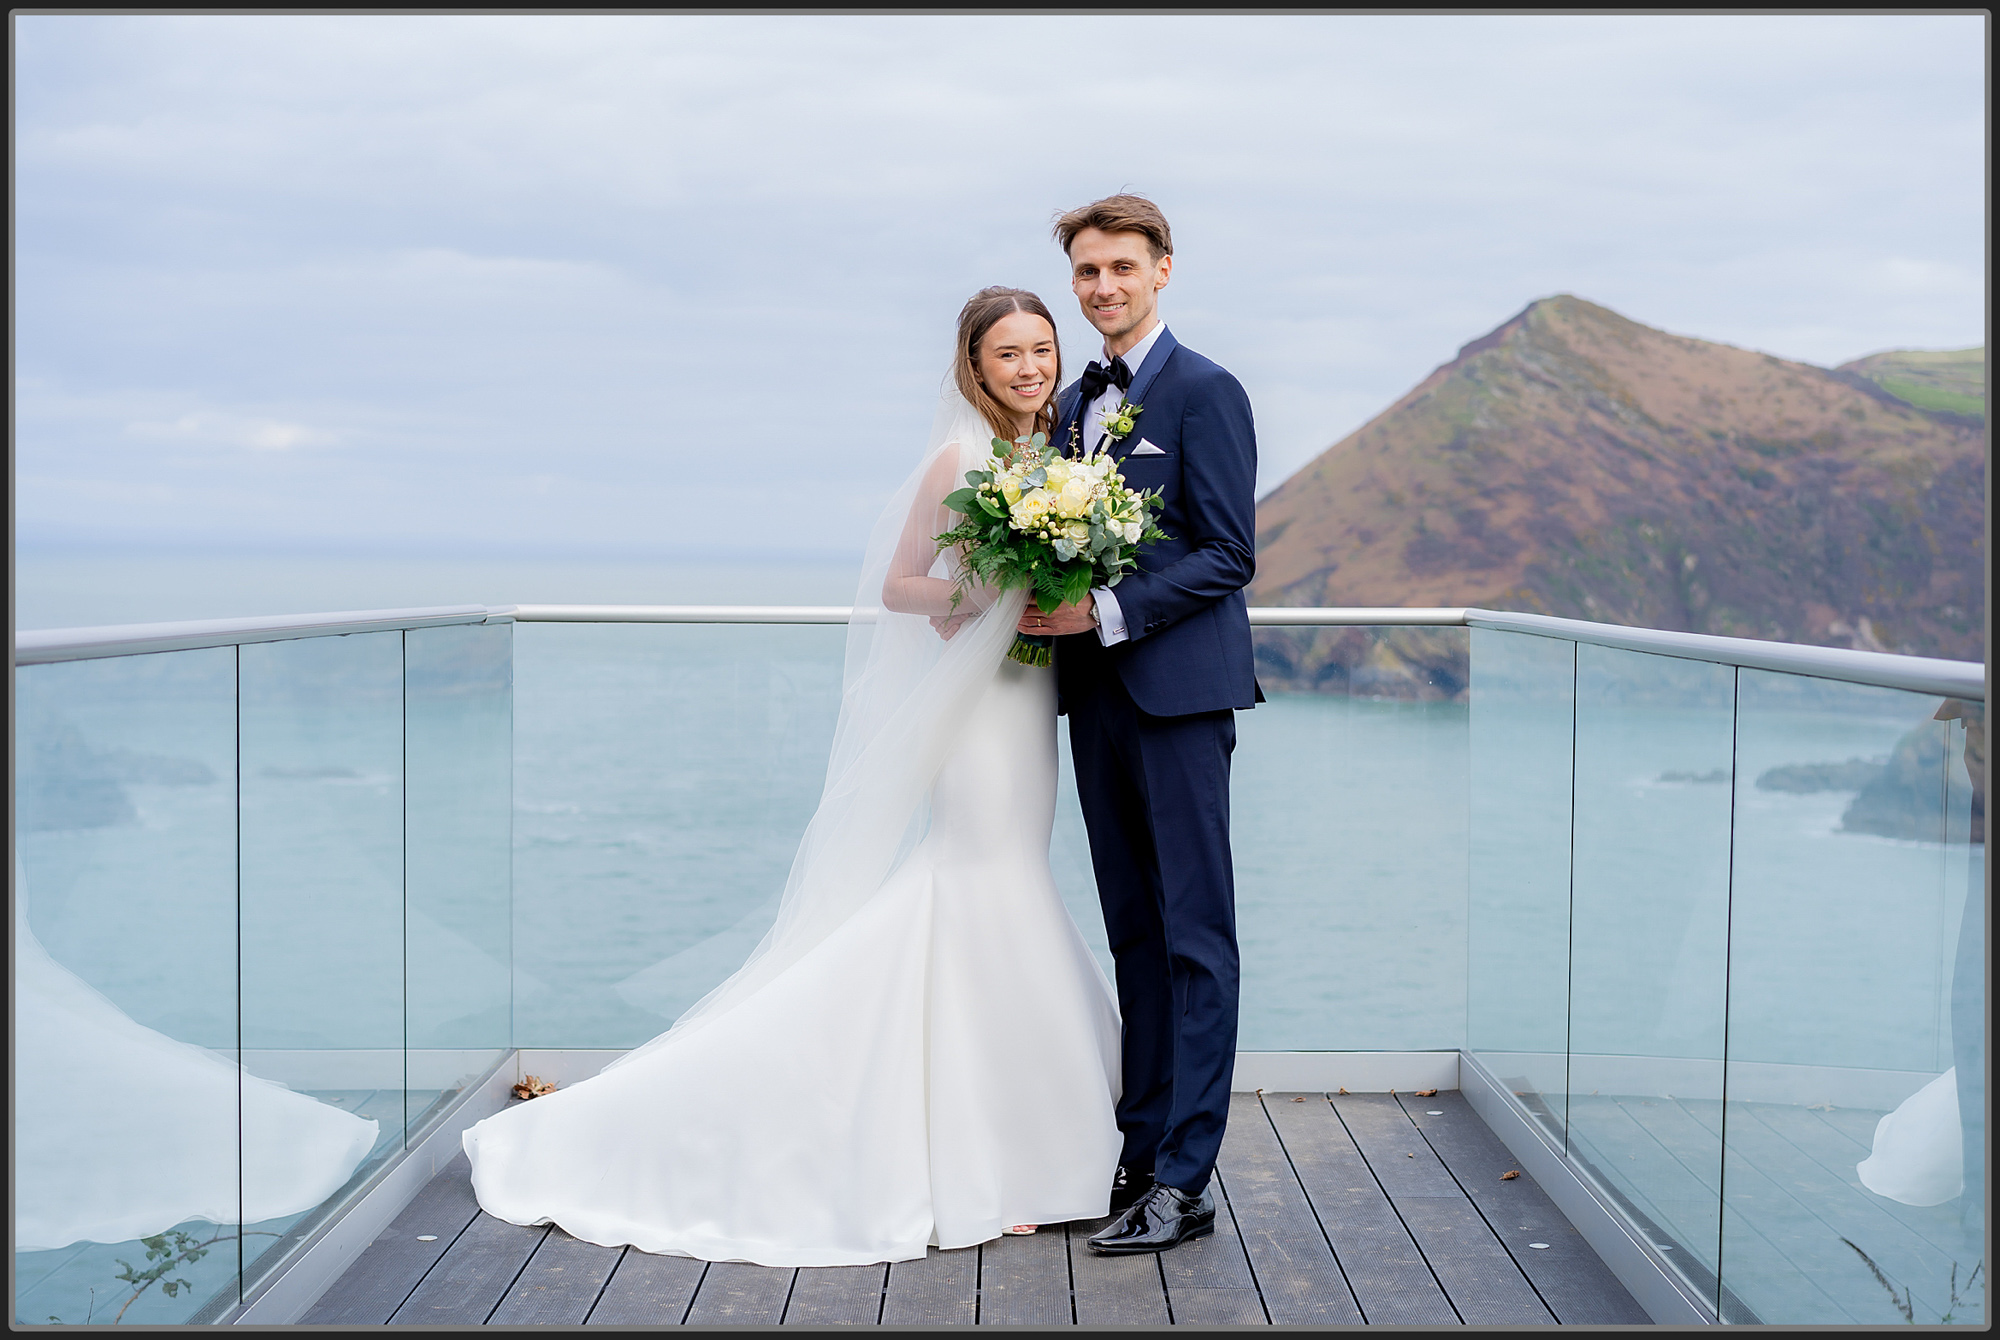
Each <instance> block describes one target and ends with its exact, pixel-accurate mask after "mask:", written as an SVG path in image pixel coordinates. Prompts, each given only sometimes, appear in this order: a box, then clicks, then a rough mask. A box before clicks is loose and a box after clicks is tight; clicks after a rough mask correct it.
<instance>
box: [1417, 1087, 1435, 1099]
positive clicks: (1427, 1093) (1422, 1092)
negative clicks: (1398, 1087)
mask: <svg viewBox="0 0 2000 1340" xmlns="http://www.w3.org/2000/svg"><path fill="white" fill-rule="evenodd" d="M1437 1096H1438V1091H1437V1090H1436V1089H1418V1090H1417V1097H1419V1098H1435V1097H1437Z"/></svg>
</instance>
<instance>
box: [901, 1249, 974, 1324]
mask: <svg viewBox="0 0 2000 1340" xmlns="http://www.w3.org/2000/svg"><path fill="white" fill-rule="evenodd" d="M978 1319H979V1252H978V1249H976V1248H972V1247H963V1248H959V1249H958V1250H956V1251H949V1252H943V1251H939V1250H938V1249H937V1248H935V1247H932V1248H930V1249H929V1250H928V1251H927V1252H926V1253H925V1254H924V1258H923V1260H921V1261H897V1262H895V1263H894V1264H892V1265H891V1266H890V1267H889V1284H888V1287H887V1289H886V1290H884V1292H883V1295H882V1324H883V1325H884V1326H970V1325H972V1324H973V1323H974V1322H975V1321H977V1320H978Z"/></svg>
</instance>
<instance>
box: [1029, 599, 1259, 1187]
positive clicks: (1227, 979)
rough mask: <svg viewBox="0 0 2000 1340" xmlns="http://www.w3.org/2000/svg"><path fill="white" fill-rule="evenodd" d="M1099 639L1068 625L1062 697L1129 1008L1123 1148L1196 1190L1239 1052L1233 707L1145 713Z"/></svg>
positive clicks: (1131, 1162) (1214, 1149) (1225, 1113)
mask: <svg viewBox="0 0 2000 1340" xmlns="http://www.w3.org/2000/svg"><path fill="white" fill-rule="evenodd" d="M1094 641H1095V639H1093V638H1090V637H1089V635H1088V634H1086V635H1085V636H1084V637H1082V638H1067V639H1064V650H1065V651H1068V650H1069V648H1070V647H1071V646H1072V645H1074V644H1076V643H1084V645H1083V646H1081V647H1077V648H1076V650H1075V651H1073V652H1071V653H1070V654H1071V655H1072V656H1073V657H1074V658H1075V659H1077V660H1082V661H1086V662H1094V664H1090V665H1088V666H1087V667H1086V666H1077V667H1075V668H1076V669H1077V670H1078V671H1081V673H1076V674H1065V676H1064V708H1065V710H1066V711H1067V712H1068V714H1069V721H1070V746H1071V751H1072V755H1073V757H1074V759H1075V764H1076V786H1077V795H1078V798H1079V799H1080V800H1081V802H1082V806H1083V817H1084V822H1085V825H1086V826H1087V828H1088V829H1089V833H1090V858H1091V864H1092V866H1093V867H1094V869H1095V872H1096V876H1097V890H1098V897H1099V898H1100V899H1101V900H1102V902H1103V905H1104V925H1105V930H1106V932H1107V934H1108V937H1109V939H1110V943H1111V956H1112V961H1113V964H1114V966H1115V968H1116V971H1117V978H1118V1007H1119V1010H1120V1012H1121V1013H1122V1014H1123V1016H1124V1025H1125V1034H1124V1048H1123V1060H1124V1088H1123V1094H1122V1096H1121V1097H1120V1099H1119V1102H1118V1128H1119V1130H1120V1132H1121V1133H1122V1134H1123V1136H1124V1154H1123V1156H1122V1158H1121V1160H1120V1161H1121V1162H1122V1163H1123V1164H1124V1165H1125V1167H1127V1168H1128V1169H1132V1170H1135V1171H1150V1172H1152V1173H1153V1175H1154V1176H1155V1177H1156V1178H1158V1179H1159V1180H1160V1181H1161V1182H1164V1183H1166V1184H1167V1185H1169V1186H1174V1187H1178V1188H1179V1189H1180V1190H1182V1191H1185V1192H1187V1193H1189V1194H1191V1195H1195V1194H1199V1193H1200V1192H1201V1191H1202V1190H1203V1189H1204V1188H1205V1187H1206V1186H1207V1185H1208V1180H1209V1176H1210V1174H1212V1173H1213V1172H1214V1170H1215V1160H1216V1156H1217V1154H1218V1153H1219V1152H1220V1151H1221V1148H1222V1130H1223V1126H1224V1124H1225V1123H1226V1122H1227V1121H1228V1117H1229V1082H1230V1078H1231V1075H1232V1073H1233V1071H1234V1069H1235V1065H1236V1011H1237V994H1238V977H1239V969H1238V959H1237V950H1236V883H1235V872H1234V868H1233V866H1232V864H1231V861H1230V852H1229V762H1230V755H1231V753H1232V752H1233V751H1234V749H1235V747H1236V715H1235V713H1234V712H1231V711H1228V710H1224V711H1219V712H1201V713H1197V714H1194V715H1191V716H1178V717H1156V716H1149V715H1148V714H1146V713H1145V712H1142V711H1140V710H1139V708H1138V707H1137V705H1135V704H1134V703H1133V701H1132V699H1131V696H1130V695H1129V694H1128V693H1127V692H1126V691H1125V687H1124V685H1123V684H1122V683H1120V682H1119V679H1118V674H1117V671H1116V669H1115V667H1113V666H1112V665H1111V664H1110V659H1109V657H1108V656H1107V655H1105V654H1104V653H1103V651H1102V649H1101V648H1097V647H1095V646H1092V645H1090V644H1091V643H1094ZM1059 654H1060V653H1059Z"/></svg>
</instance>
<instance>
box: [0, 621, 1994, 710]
mask: <svg viewBox="0 0 2000 1340" xmlns="http://www.w3.org/2000/svg"><path fill="white" fill-rule="evenodd" d="M852 617H853V609H852V608H851V607H850V606H846V605H491V606H489V605H450V606H443V607H438V608H431V609H411V610H367V611H361V612H354V613H345V614H295V615H284V616H280V617H275V618H258V619H210V620H201V621H196V622H190V623H163V624H124V625H118V626H115V627H110V628H64V629H49V630H44V631H37V632H24V633H16V634H15V635H14V662H15V664H17V665H39V664H45V663H48V662H52V661H74V660H86V659H92V658H96V657H105V656H133V655H139V654H142V653H146V652H156V651H183V650H190V649H193V648H197V647H219V646H233V645H238V644H242V643H246V642H275V641H282V640H286V639H291V638H302V637H337V636H345V635H347V634H350V633H373V632H383V631H389V630H393V629H399V628H429V627H436V626H440V625H445V624H465V623H504V622H508V621H510V620H511V621H517V622H520V623H679V624H844V623H846V622H848V621H849V620H850V619H851V618H852ZM1250 622H1251V624H1252V626H1254V627H1260V628H1355V627H1373V628H1383V627H1402V628H1409V627H1421V628H1451V627H1468V626H1469V627H1473V628H1488V629H1493V630H1496V631H1500V632H1509V633H1527V634H1531V635H1533V636H1537V637H1550V638H1560V639H1563V640H1565V641H1571V642H1584V643H1590V644H1593V645H1596V646H1603V647H1616V648H1620V649H1623V650H1627V651H1639V652H1648V653H1651V654H1654V655H1660V656H1674V657H1679V658H1681V659H1683V660H1696V661H1711V662H1715V663H1718V664H1722V665H1736V666H1743V667H1745V668H1749V669H1757V670H1772V671H1777V672H1779V673H1782V674H1793V675H1808V676H1811V677H1814V678H1818V679H1835V680H1841V681H1844V682H1847V683H1852V684H1868V685H1873V686H1876V687H1880V688H1891V689H1904V690H1907V691H1910V692H1913V693H1929V694H1937V695H1939V696H1941V697H1949V698H1964V699H1969V700H1972V701H1975V702H1984V701H1985V700H1986V667H1985V666H1984V665H1981V664H1979V663H1978V662H1975V661H1946V660H1939V659H1936V658H1933V657H1928V656H1898V655H1894V654H1892V653H1888V652H1876V651H1850V650H1847V649H1845V648H1841V647H1809V646H1803V645H1800V644H1797V643H1791V642H1765V641H1759V640H1757V639H1754V638H1739V637H1715V636H1711V635H1709V634H1706V633H1676V632H1670V631H1668V630H1666V629H1660V628H1626V627H1621V626H1619V625H1617V624H1605V623H1592V622H1589V621H1587V620H1583V619H1559V618H1555V617H1553V616H1550V615H1544V614H1512V613H1508V612H1505V611H1502V610H1485V609H1468V608H1455V607H1449V606H1437V607H1423V608H1410V609H1401V608H1369V607H1365V606H1363V607H1351V608H1349V607H1299V606H1269V605H1264V606H1254V607H1252V608H1251V610H1250Z"/></svg>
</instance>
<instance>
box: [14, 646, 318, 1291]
mask: <svg viewBox="0 0 2000 1340" xmlns="http://www.w3.org/2000/svg"><path fill="white" fill-rule="evenodd" d="M14 683H15V694H16V697H15V721H14V724H15V792H14V795H15V825H16V831H15V848H14V867H13V876H14V879H13V887H14V909H13V918H14V922H13V924H14V961H13V969H14V987H13V992H14V995H13V1011H12V1013H13V1028H14V1038H13V1041H14V1050H13V1062H14V1069H13V1075H12V1081H13V1088H12V1094H13V1098H14V1123H15V1124H14V1137H15V1150H14V1165H13V1166H14V1173H15V1181H14V1188H13V1190H14V1212H15V1220H14V1229H15V1258H14V1267H15V1317H16V1319H17V1320H18V1321H21V1322H26V1323H30V1324H48V1323H50V1322H54V1321H60V1322H62V1323H65V1324H70V1325H75V1324H79V1323H84V1322H95V1323H97V1324H104V1323H107V1322H113V1321H120V1320H122V1322H123V1323H124V1324H127V1325H132V1324H160V1323H171V1322H180V1321H186V1320H188V1319H189V1318H190V1317H192V1316H194V1315H195V1314H196V1313H197V1312H198V1311H200V1310H202V1309H203V1308H204V1307H207V1306H213V1305H227V1304H230V1303H234V1302H235V1301H236V1298H237V1277H238V1260H237V1247H238V1243H237V1232H238V1223H237V1207H238V1195H239V1187H238V1174H237V1138H236V1137H237V1115H236V1114H237V1099H238V1093H237V1068H236V1064H235V1053H236V819H235V812H234V805H235V787H234V780H235V743H236V721H235V702H234V694H235V652H234V651H233V649H228V648H224V649H220V650H213V651H188V652H177V653H173V654H171V655H156V656H136V657H125V658H120V659H118V660H112V661H86V662H74V663H69V664H58V665H42V666H29V667H24V668H22V669H20V670H18V671H16V673H15V680H14ZM244 1097H245V1101H246V1102H249V1103H252V1104H257V1103H261V1102H268V1101H272V1095H270V1094H269V1093H268V1092H267V1091H265V1090H263V1089H260V1088H257V1087H255V1086H251V1087H248V1088H246V1090H245V1094H244ZM291 1097H292V1095H283V1098H280V1099H277V1100H276V1101H280V1102H282V1101H283V1099H286V1098H291ZM301 1101H308V1100H301ZM140 1239H150V1241H141V1240H140ZM127 1263H129V1265H128V1264H127ZM121 1274H122V1275H127V1276H130V1277H131V1278H129V1279H120V1278H119V1276H120V1275H121Z"/></svg>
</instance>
